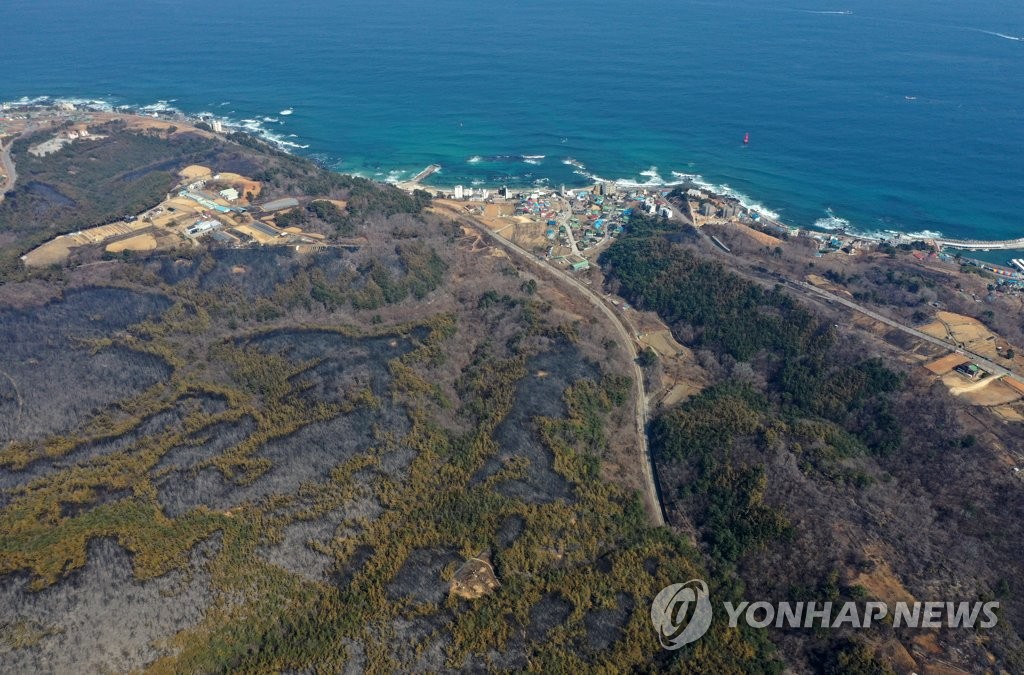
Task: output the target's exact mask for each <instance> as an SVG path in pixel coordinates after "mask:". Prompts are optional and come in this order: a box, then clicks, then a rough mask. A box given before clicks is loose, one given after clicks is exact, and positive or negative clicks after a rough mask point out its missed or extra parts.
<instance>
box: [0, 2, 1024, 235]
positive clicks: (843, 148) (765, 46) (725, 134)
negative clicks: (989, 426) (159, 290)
mask: <svg viewBox="0 0 1024 675" xmlns="http://www.w3.org/2000/svg"><path fill="white" fill-rule="evenodd" d="M0 32H2V35H3V40H2V41H0V42H2V46H0V100H15V99H18V98H21V97H24V96H27V97H35V96H39V95H50V96H60V97H83V98H104V99H107V100H110V101H113V102H116V103H126V104H136V105H144V104H149V103H153V102H155V101H157V100H166V101H170V102H171V103H170V105H173V106H175V107H177V108H180V109H181V110H184V111H186V112H190V113H199V112H211V113H214V114H217V115H221V116H224V117H227V118H230V119H232V120H235V121H237V122H239V123H241V121H242V120H250V121H249V122H248V123H247V124H249V125H250V126H256V125H258V126H260V127H262V128H264V129H265V130H267V131H269V132H271V133H272V134H274V135H275V136H276V137H278V138H279V139H281V140H282V141H285V142H288V143H293V144H295V146H308V147H295V150H296V151H297V152H303V153H308V154H310V155H314V156H316V157H318V158H320V159H322V160H323V161H325V162H327V163H328V164H329V165H331V166H334V167H336V168H338V169H340V170H344V171H352V172H358V173H362V174H364V175H370V176H377V177H379V178H386V177H388V176H389V175H390V176H391V177H393V178H395V177H403V176H404V177H407V176H410V175H412V174H414V173H416V172H417V171H418V170H419V169H421V168H423V167H424V166H426V165H427V164H430V163H434V162H436V163H439V164H441V165H442V166H443V167H444V168H443V170H442V172H441V173H440V174H438V175H436V176H435V177H433V178H432V179H431V180H432V181H433V182H435V183H438V184H441V185H453V184H456V183H464V184H471V183H472V182H474V181H477V182H483V183H486V184H491V185H497V184H501V183H510V184H514V185H525V184H532V183H533V182H535V181H544V180H546V181H548V182H550V183H551V184H553V185H558V184H562V183H564V184H566V185H570V186H571V185H582V184H585V183H587V182H589V181H590V177H592V176H600V177H602V178H606V179H621V180H624V181H631V182H638V183H645V182H651V183H657V182H660V181H663V182H671V181H673V180H677V179H678V177H679V174H699V175H701V176H702V177H703V178H704V179H705V180H706V181H708V182H710V183H713V184H718V185H721V184H727V185H728V186H729V187H730V188H731V189H733V190H735V191H737V192H739V193H742V194H743V195H746V196H747V197H748V198H749V200H750V201H751V202H757V203H760V204H763V205H764V206H765V207H767V208H768V209H770V210H772V211H775V212H777V213H778V214H779V215H780V216H781V217H782V218H783V219H785V220H786V221H788V222H791V223H794V224H798V225H811V224H814V223H816V222H817V223H819V224H820V225H828V224H830V222H831V223H833V224H834V223H837V222H839V219H845V220H847V221H849V222H850V223H851V224H852V226H853V227H854V228H856V229H858V230H861V231H879V230H897V231H904V232H920V231H938V232H942V233H943V234H945V235H947V236H961V237H979V238H1009V237H1018V236H1024V218H1022V216H1021V210H1022V206H1021V202H1022V197H1024V40H1022V39H1020V38H1021V37H1024V4H1022V3H1021V2H1020V0H988V1H984V2H973V3H965V2H953V1H951V0H934V1H925V0H905V1H903V2H892V0H888V1H885V2H883V1H882V0H805V1H803V2H800V1H796V2H793V3H792V4H791V5H789V4H787V3H782V4H781V5H780V4H779V3H778V2H767V1H760V2H755V1H751V0H745V1H744V0H723V1H721V2H670V1H668V0H648V1H646V2H642V3H638V2H627V1H626V0H591V1H589V2H585V3H584V2H561V3H549V2H541V1H540V0H516V1H514V2H504V3H497V2H487V1H486V0H432V1H431V2H422V1H415V2H414V1H410V0H377V1H375V2H370V1H365V0H359V1H350V2H346V1H342V0H297V1H296V2H292V3H282V2H276V1H272V0H249V1H248V2H246V3H240V2H232V1H229V0H222V1H211V2H204V3H198V2H183V1H181V0H175V1H170V0H149V1H148V2H146V3H137V2H132V1H129V0H93V1H92V2H88V3H86V2H80V1H79V0H4V2H3V3H0ZM285 110H292V111H293V114H291V115H281V114H280V113H281V112H282V111H285ZM747 132H749V133H750V135H751V142H750V144H749V145H748V146H744V145H743V144H742V139H743V135H744V134H745V133H747ZM540 156H543V158H541V157H540ZM570 158H571V159H573V160H574V161H575V162H577V164H576V165H570V164H566V163H565V162H566V161H567V160H568V159H570ZM580 167H584V168H582V169H581V168H580ZM830 214H833V215H834V216H835V218H834V219H833V220H831V221H829V220H825V219H827V218H828V217H829V215H830Z"/></svg>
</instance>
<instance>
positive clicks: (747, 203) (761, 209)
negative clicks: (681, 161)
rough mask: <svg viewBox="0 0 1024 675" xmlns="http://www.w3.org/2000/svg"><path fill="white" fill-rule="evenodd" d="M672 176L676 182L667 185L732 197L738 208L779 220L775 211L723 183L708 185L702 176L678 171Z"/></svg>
mask: <svg viewBox="0 0 1024 675" xmlns="http://www.w3.org/2000/svg"><path fill="white" fill-rule="evenodd" d="M672 175H673V176H674V177H676V178H677V179H678V180H677V181H674V182H672V183H669V185H682V184H684V183H692V184H693V185H696V186H697V187H698V188H701V189H702V190H704V191H706V192H711V193H714V194H718V195H722V196H725V197H732V198H733V199H735V200H736V201H738V202H739V203H740V206H742V207H743V208H745V209H747V210H748V211H755V212H757V213H759V214H761V215H762V216H765V217H767V218H770V219H771V220H780V218H779V214H778V213H776V212H775V211H772V210H771V209H769V208H768V207H766V206H765V205H764V204H761V203H760V202H757V201H755V200H754V199H751V198H750V197H749V196H747V195H745V194H743V193H742V192H739V191H738V190H734V189H732V188H731V187H729V186H728V185H726V184H724V183H723V184H721V185H716V184H715V183H710V182H708V181H706V180H704V177H703V176H701V175H700V174H696V173H681V172H678V171H673V172H672Z"/></svg>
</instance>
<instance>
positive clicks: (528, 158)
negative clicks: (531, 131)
mask: <svg viewBox="0 0 1024 675" xmlns="http://www.w3.org/2000/svg"><path fill="white" fill-rule="evenodd" d="M545 157H547V155H523V159H524V160H530V159H537V160H539V159H544V158H545Z"/></svg>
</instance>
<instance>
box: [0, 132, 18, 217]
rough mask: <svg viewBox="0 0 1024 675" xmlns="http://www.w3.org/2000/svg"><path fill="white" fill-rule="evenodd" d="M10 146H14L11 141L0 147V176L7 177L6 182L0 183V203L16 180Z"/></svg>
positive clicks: (16, 175)
mask: <svg viewBox="0 0 1024 675" xmlns="http://www.w3.org/2000/svg"><path fill="white" fill-rule="evenodd" d="M12 145H14V140H13V139H12V140H11V141H9V142H8V143H7V145H6V146H2V145H0V174H4V175H6V176H7V178H6V180H4V181H3V182H0V202H2V201H3V200H4V195H5V194H7V191H8V190H10V189H11V188H13V187H14V181H16V180H17V179H18V174H17V172H15V170H14V160H12V159H11V146H12Z"/></svg>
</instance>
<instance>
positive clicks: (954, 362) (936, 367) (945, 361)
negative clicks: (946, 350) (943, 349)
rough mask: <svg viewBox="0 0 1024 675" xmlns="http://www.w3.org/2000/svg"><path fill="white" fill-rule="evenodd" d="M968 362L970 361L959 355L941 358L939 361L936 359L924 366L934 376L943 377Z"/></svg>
mask: <svg viewBox="0 0 1024 675" xmlns="http://www.w3.org/2000/svg"><path fill="white" fill-rule="evenodd" d="M968 361H970V359H968V358H967V357H966V356H961V355H960V354H949V355H947V356H943V357H942V358H941V359H937V360H935V361H932V362H931V363H929V364H926V365H925V369H926V370H928V371H929V372H931V373H934V374H935V375H945V374H946V373H948V372H950V371H951V370H953V369H954V368H956V367H957V366H959V365H961V364H964V363H967V362H968Z"/></svg>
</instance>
